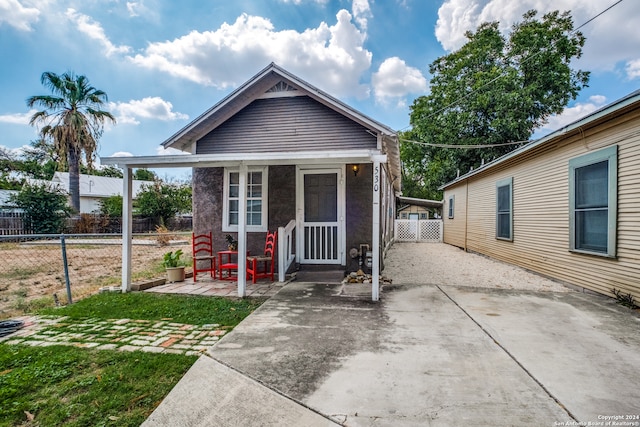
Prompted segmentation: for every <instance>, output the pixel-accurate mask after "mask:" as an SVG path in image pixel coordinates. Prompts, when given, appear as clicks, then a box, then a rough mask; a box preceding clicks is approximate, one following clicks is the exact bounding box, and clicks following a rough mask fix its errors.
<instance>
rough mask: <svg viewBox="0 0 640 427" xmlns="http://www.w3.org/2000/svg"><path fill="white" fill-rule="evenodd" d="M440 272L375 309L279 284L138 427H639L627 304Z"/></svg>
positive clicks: (637, 377) (316, 289)
mask: <svg viewBox="0 0 640 427" xmlns="http://www.w3.org/2000/svg"><path fill="white" fill-rule="evenodd" d="M401 249H402V248H401ZM411 249H412V250H415V248H414V247H412V248H411ZM438 249H440V251H441V252H446V251H444V250H442V248H434V251H438ZM396 256H398V257H399V258H403V259H404V260H405V262H406V261H407V256H406V253H403V252H402V250H399V251H398V253H397V254H396ZM461 256H463V257H467V256H472V255H471V254H464V253H462V254H461ZM391 261H393V259H391ZM485 261H486V265H484V267H483V266H482V265H480V268H484V269H491V271H493V272H494V274H495V275H496V277H504V278H505V279H503V280H508V281H511V280H514V278H515V280H518V279H517V277H518V276H517V275H516V276H513V275H503V274H502V273H503V272H502V271H501V267H502V266H501V265H500V264H499V263H495V262H493V261H491V260H488V259H484V258H481V259H479V260H477V259H476V260H475V262H479V263H483V262H485ZM431 262H433V263H434V264H438V268H445V267H446V265H444V264H445V262H446V261H443V260H442V259H437V258H436V257H435V256H434V258H433V259H432V260H431ZM392 264H393V263H392V262H390V263H389V265H392ZM449 267H451V269H450V270H448V271H450V272H451V274H450V275H449V276H448V277H447V276H442V277H435V276H431V277H425V276H424V275H420V276H416V277H415V280H414V283H413V284H411V283H406V282H407V281H408V280H406V278H407V276H406V275H405V279H404V280H403V282H402V283H401V284H396V285H393V286H389V287H386V288H384V289H383V292H382V294H381V295H382V299H381V301H380V302H379V303H372V302H371V301H370V299H369V295H370V290H369V289H368V287H367V286H364V285H354V287H353V289H351V288H349V289H350V291H346V289H345V286H344V285H340V284H329V285H327V284H318V283H311V282H292V283H289V284H287V285H286V286H285V287H284V288H282V289H281V290H280V291H279V292H278V293H277V294H276V295H275V296H273V297H272V298H270V299H269V300H268V301H267V302H265V303H264V304H263V305H262V306H261V307H260V308H259V309H258V310H256V311H255V312H254V313H253V314H252V315H251V316H249V317H247V318H246V319H245V320H244V321H243V322H242V323H240V325H238V326H237V327H236V328H235V329H234V330H233V331H232V332H231V333H230V334H228V335H227V336H225V337H224V338H222V339H221V340H220V341H219V342H218V343H217V344H215V345H214V346H213V347H211V348H210V349H209V351H208V354H206V355H204V356H202V357H201V358H200V359H199V360H198V362H197V363H196V364H195V365H194V366H193V367H192V369H191V370H190V371H189V372H188V373H187V375H185V377H184V378H183V379H182V380H181V381H180V382H179V383H178V385H177V386H176V387H175V388H174V390H172V392H171V393H170V394H169V395H168V396H167V397H166V399H165V400H164V401H163V402H162V404H161V405H160V406H159V407H158V408H157V410H156V411H155V412H154V413H153V414H152V415H151V416H150V417H149V418H148V419H147V421H146V422H145V424H144V425H146V426H163V425H181V426H236V425H237V426H245V425H263V426H280V425H309V426H328V425H344V426H458V425H473V426H514V425H517V426H532V427H533V426H535V427H539V426H568V425H628V426H640V411H639V410H638V402H639V401H640V389H639V388H638V387H637V384H638V383H640V372H639V371H638V369H637V368H638V366H640V317H639V316H638V312H637V310H631V309H628V308H626V307H623V306H620V305H618V304H616V302H615V300H614V299H612V298H607V297H603V296H598V295H594V294H590V293H583V292H578V291H575V290H571V289H567V288H565V289H562V290H558V291H555V290H554V291H550V290H540V289H546V285H545V286H538V287H537V288H535V289H537V290H528V289H522V288H519V289H503V288H501V287H504V286H507V285H509V283H498V284H497V285H496V287H494V288H488V287H477V286H461V285H456V286H452V285H446V282H447V281H448V280H451V281H457V280H459V279H460V278H459V277H456V271H460V270H461V269H460V268H458V269H457V270H456V269H455V268H454V267H455V265H454V266H449ZM511 268H512V267H511V266H506V265H505V266H504V269H505V271H507V269H511ZM464 274H466V272H465V273H464ZM529 274H530V273H527V272H525V271H521V272H520V277H522V278H523V279H524V278H525V277H526V276H527V275H529ZM464 277H467V276H464ZM464 277H463V278H464ZM429 280H431V281H432V283H425V282H427V281H429ZM468 280H469V281H470V282H473V281H474V276H472V275H470V276H468ZM526 280H532V281H535V276H534V277H527V278H526ZM545 280H546V279H544V278H541V277H539V282H540V283H543V282H544V281H545ZM514 285H515V284H514ZM533 285H536V284H535V283H534V284H533ZM358 286H361V287H358ZM607 422H611V423H610V424H606V423H607ZM614 422H617V423H620V422H624V423H626V424H613V423H614ZM589 423H590V424H589Z"/></svg>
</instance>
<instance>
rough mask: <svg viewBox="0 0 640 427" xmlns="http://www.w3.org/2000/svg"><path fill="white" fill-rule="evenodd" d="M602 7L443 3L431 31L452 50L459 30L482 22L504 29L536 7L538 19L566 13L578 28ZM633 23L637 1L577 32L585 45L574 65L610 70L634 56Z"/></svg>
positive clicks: (636, 35)
mask: <svg viewBox="0 0 640 427" xmlns="http://www.w3.org/2000/svg"><path fill="white" fill-rule="evenodd" d="M607 6H609V4H608V3H607V4H603V2H596V1H583V0H520V1H513V0H446V1H445V2H444V3H443V4H442V6H441V7H440V9H439V10H438V22H437V24H436V32H435V33H436V37H437V39H438V40H439V41H440V43H441V44H442V46H443V47H444V48H445V49H446V50H449V51H452V50H455V49H458V48H460V47H461V46H462V45H463V44H464V43H465V42H466V38H465V36H464V33H465V31H469V30H471V31H473V30H475V29H476V28H477V27H478V25H480V24H481V23H483V22H490V21H500V28H501V29H502V30H504V31H508V30H509V29H510V28H511V25H512V24H513V23H515V22H519V21H521V20H522V14H523V13H525V12H526V11H528V10H530V9H536V10H537V11H538V16H539V17H542V15H543V14H544V13H547V12H551V11H553V10H560V11H566V10H569V11H571V14H572V17H573V22H574V27H578V26H579V25H582V24H583V23H584V22H586V21H588V20H589V19H591V18H593V17H594V16H596V15H597V14H599V13H600V12H602V11H603V10H604V9H605V8H606V7H607ZM639 19H640V2H635V1H634V2H622V3H620V4H618V5H616V6H615V7H613V8H612V9H610V10H609V11H607V12H606V13H604V14H602V15H601V16H599V17H598V18H596V19H595V20H593V21H592V22H590V23H589V24H587V25H586V26H585V27H583V28H581V29H580V31H581V32H582V33H583V34H584V35H585V37H586V44H585V46H584V48H583V56H582V58H581V59H579V60H577V62H576V66H579V67H581V68H583V69H589V70H594V71H595V70H603V71H610V70H613V69H614V68H615V66H616V64H618V63H620V62H626V61H629V60H631V59H635V58H637V47H638V46H639V45H640V31H638V30H637V22H638V20H639Z"/></svg>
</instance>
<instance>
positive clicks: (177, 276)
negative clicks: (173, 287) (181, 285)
mask: <svg viewBox="0 0 640 427" xmlns="http://www.w3.org/2000/svg"><path fill="white" fill-rule="evenodd" d="M167 282H169V283H174V282H184V267H170V268H167Z"/></svg>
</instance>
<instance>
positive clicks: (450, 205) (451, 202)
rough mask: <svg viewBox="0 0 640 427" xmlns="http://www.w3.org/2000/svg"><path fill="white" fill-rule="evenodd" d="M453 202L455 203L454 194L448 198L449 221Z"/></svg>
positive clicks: (451, 216) (451, 217) (452, 212)
mask: <svg viewBox="0 0 640 427" xmlns="http://www.w3.org/2000/svg"><path fill="white" fill-rule="evenodd" d="M455 201H456V196H455V194H454V195H452V196H449V219H453V214H454V205H455Z"/></svg>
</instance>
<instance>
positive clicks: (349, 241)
mask: <svg viewBox="0 0 640 427" xmlns="http://www.w3.org/2000/svg"><path fill="white" fill-rule="evenodd" d="M163 145H164V147H165V148H170V147H171V148H176V149H179V150H182V151H185V152H187V153H189V154H188V155H174V156H148V157H122V158H109V157H107V158H102V159H101V163H102V164H104V165H118V166H119V167H121V168H123V169H124V176H125V188H124V191H123V194H124V195H125V197H124V202H125V206H124V212H127V215H126V216H125V218H124V219H123V233H124V234H125V235H126V238H125V239H124V241H125V242H128V243H127V244H125V245H124V246H123V269H122V289H123V291H125V292H126V291H128V290H129V289H130V284H131V283H130V282H131V268H130V266H131V246H130V245H131V243H130V242H131V226H130V224H131V196H132V187H131V169H132V168H141V167H151V166H153V167H155V168H157V167H192V168H193V200H194V203H193V227H194V231H195V232H201V231H212V232H213V237H214V239H213V240H214V246H215V248H214V249H216V248H217V250H222V249H223V248H226V243H225V241H224V239H225V235H226V234H232V235H233V236H237V240H238V265H241V266H242V265H245V264H246V254H247V251H249V252H250V253H252V254H254V253H260V252H261V251H262V249H263V247H264V239H265V234H266V231H267V230H271V231H274V230H280V232H279V236H278V240H279V243H280V245H279V246H280V248H279V256H278V264H279V266H278V267H279V270H280V273H281V274H280V277H281V278H283V277H284V273H283V271H284V270H286V268H287V267H288V266H289V264H290V263H291V262H293V261H295V262H297V263H299V264H300V265H301V267H304V266H306V265H309V264H315V265H317V264H324V265H334V266H338V267H339V266H346V265H347V257H348V254H349V251H350V249H351V248H358V247H359V245H360V244H368V245H369V247H370V248H371V249H372V255H373V259H372V276H373V283H372V299H373V300H378V293H379V272H380V265H381V259H382V257H383V256H384V253H385V250H386V248H387V247H388V246H389V245H390V244H391V241H392V238H393V224H394V223H393V220H394V218H395V194H396V192H399V191H400V180H401V174H400V153H399V145H398V139H397V136H396V133H395V132H394V131H393V130H392V129H390V128H388V127H387V126H385V125H383V124H381V123H379V122H377V121H375V120H373V119H371V118H370V117H367V116H365V115H364V114H362V113H360V112H358V111H356V110H354V109H353V108H351V107H349V106H348V105H346V104H344V103H343V102H341V101H339V100H337V99H336V98H334V97H332V96H331V95H329V94H327V93H325V92H323V91H321V90H319V89H318V88H316V87H314V86H312V85H310V84H309V83H307V82H305V81H304V80H302V79H300V78H299V77H297V76H295V75H293V74H291V73H289V72H288V71H286V70H284V69H282V68H281V67H279V66H277V65H275V64H270V65H269V66H267V67H266V68H264V69H263V70H262V71H260V72H259V73H258V74H256V75H255V76H254V77H252V78H251V79H250V80H249V81H247V82H246V83H245V84H243V85H242V86H240V87H239V88H238V89H236V90H235V91H234V92H232V93H231V94H230V95H228V96H227V97H225V98H224V99H222V100H221V101H220V102H218V103H217V104H215V105H214V106H213V107H211V108H210V109H209V110H207V111H205V112H204V113H203V114H202V115H200V116H199V117H197V118H196V119H195V120H193V121H192V122H191V123H189V124H188V125H186V126H185V127H184V128H182V129H181V130H179V131H178V132H177V133H176V134H174V135H173V136H171V137H170V138H168V139H167V140H166V141H165V142H164V143H163ZM237 283H238V296H240V297H243V296H245V291H246V286H247V284H246V271H245V269H243V268H240V269H239V270H238V276H237Z"/></svg>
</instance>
